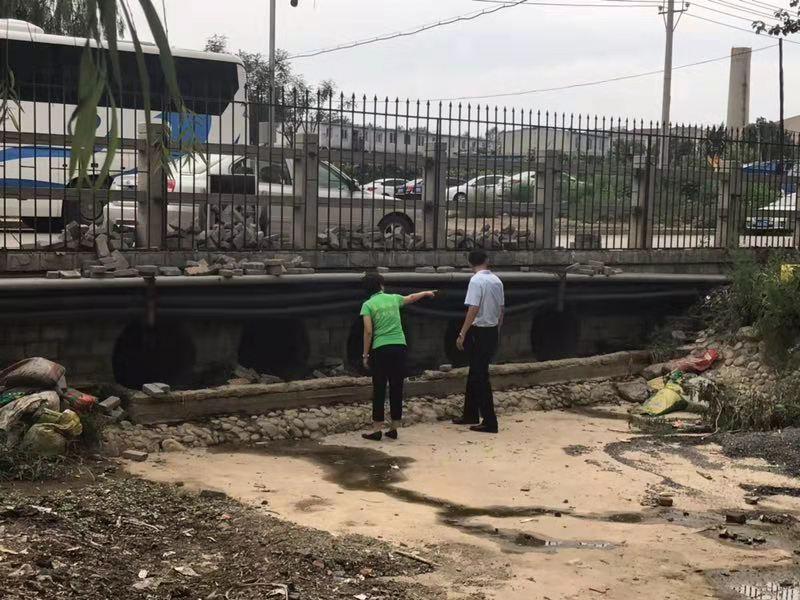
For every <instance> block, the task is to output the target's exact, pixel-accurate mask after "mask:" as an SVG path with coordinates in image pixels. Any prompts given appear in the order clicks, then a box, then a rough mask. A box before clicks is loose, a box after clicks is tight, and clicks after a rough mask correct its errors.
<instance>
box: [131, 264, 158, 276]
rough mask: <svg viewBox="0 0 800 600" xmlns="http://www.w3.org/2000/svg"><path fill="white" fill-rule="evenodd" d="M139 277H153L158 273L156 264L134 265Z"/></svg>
mask: <svg viewBox="0 0 800 600" xmlns="http://www.w3.org/2000/svg"><path fill="white" fill-rule="evenodd" d="M136 271H138V273H139V275H140V276H141V277H155V276H156V275H158V266H156V265H138V266H137V267H136Z"/></svg>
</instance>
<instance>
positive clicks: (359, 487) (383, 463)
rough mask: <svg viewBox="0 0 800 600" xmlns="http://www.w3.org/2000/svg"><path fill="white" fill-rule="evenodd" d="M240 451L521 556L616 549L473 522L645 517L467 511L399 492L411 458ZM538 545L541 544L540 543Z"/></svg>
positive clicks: (296, 444) (306, 446) (272, 448)
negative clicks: (278, 460) (286, 462)
mask: <svg viewBox="0 0 800 600" xmlns="http://www.w3.org/2000/svg"><path fill="white" fill-rule="evenodd" d="M210 451H211V452H220V453H222V452H230V451H231V449H230V448H227V449H226V448H224V447H217V448H215V449H213V450H212V449H210ZM235 451H236V452H250V453H255V454H266V455H269V456H280V457H289V458H301V459H304V460H308V461H310V462H312V463H314V464H316V465H319V466H320V467H322V468H323V469H324V470H325V479H326V480H327V481H330V482H332V483H335V484H337V485H338V486H340V487H341V488H343V489H346V490H352V491H361V492H379V493H382V494H386V495H387V496H390V497H392V498H395V499H396V500H400V501H402V502H408V503H410V504H418V505H423V506H428V507H431V508H433V509H434V510H435V511H436V514H437V516H438V518H439V520H440V521H441V522H442V523H444V524H446V525H448V526H450V527H454V528H456V529H458V530H460V531H462V532H464V533H467V534H470V535H475V536H479V537H484V538H489V539H493V540H495V541H496V542H497V543H499V544H500V545H501V546H502V547H503V549H504V550H506V551H511V552H521V551H526V550H550V551H555V550H557V549H559V548H586V549H602V548H608V547H610V546H611V544H610V543H608V542H598V541H562V540H546V539H544V538H540V537H539V536H536V535H534V534H531V533H529V532H524V531H520V530H514V529H498V528H495V527H492V526H490V525H486V524H477V523H472V522H470V521H471V520H473V519H475V518H479V517H489V518H497V519H505V518H522V517H527V518H531V517H541V516H552V517H562V516H565V517H567V516H570V517H574V518H579V519H590V520H597V521H611V522H616V523H639V522H642V520H643V518H642V516H641V515H635V514H628V513H625V514H612V515H574V514H572V513H571V512H570V511H568V510H556V509H552V508H545V507H541V506H482V507H475V506H467V505H464V504H459V503H455V502H451V501H448V500H445V499H442V498H437V497H435V496H430V495H428V494H423V493H421V492H417V491H414V490H409V489H404V488H401V487H398V486H397V485H396V484H398V483H401V482H403V481H405V480H406V477H405V474H404V469H405V468H407V467H408V466H409V465H411V464H413V462H414V460H413V459H411V458H407V457H398V456H389V455H388V454H385V453H383V452H381V451H379V450H376V449H373V448H356V447H351V446H335V445H325V444H320V443H319V442H315V441H308V440H303V441H292V442H278V443H275V444H268V445H264V446H260V447H258V448H247V449H242V448H237V449H236V450H235ZM327 504H329V502H328V501H327V500H325V499H322V498H313V497H312V498H309V499H305V500H301V501H300V502H298V503H297V504H296V505H295V507H296V508H297V509H298V510H301V511H304V512H309V511H313V510H320V509H321V508H322V507H324V506H326V505H327ZM537 540H540V541H541V543H540V542H539V541H537Z"/></svg>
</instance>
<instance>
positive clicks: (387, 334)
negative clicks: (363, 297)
mask: <svg viewBox="0 0 800 600" xmlns="http://www.w3.org/2000/svg"><path fill="white" fill-rule="evenodd" d="M401 306H403V296H399V295H397V294H386V293H384V292H378V293H377V294H373V295H372V296H371V297H370V299H369V300H367V301H366V302H364V304H362V305H361V316H362V317H364V316H368V317H370V318H371V319H372V347H373V348H380V347H381V346H389V345H390V344H391V345H394V344H398V345H401V346H405V345H406V336H405V334H404V333H403V324H402V322H401V321H400V307H401Z"/></svg>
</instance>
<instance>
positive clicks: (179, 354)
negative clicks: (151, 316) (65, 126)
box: [111, 320, 196, 389]
mask: <svg viewBox="0 0 800 600" xmlns="http://www.w3.org/2000/svg"><path fill="white" fill-rule="evenodd" d="M195 356H196V350H195V346H194V341H193V340H192V336H191V335H190V334H189V332H188V330H187V329H186V327H185V326H184V325H183V324H181V323H176V322H171V321H161V320H159V321H156V323H155V324H154V325H153V327H149V326H148V325H147V324H146V323H143V322H142V321H134V322H132V323H130V324H128V326H127V327H125V329H124V330H123V331H122V334H121V335H120V336H119V338H117V342H116V344H114V354H113V356H112V358H111V364H112V367H113V369H114V379H115V380H116V381H117V383H119V384H121V385H124V386H125V387H128V388H131V389H139V388H141V386H142V385H144V384H145V383H153V382H161V383H168V384H169V385H171V386H173V387H176V388H180V387H189V386H191V385H192V383H193V382H192V376H193V369H194V366H195Z"/></svg>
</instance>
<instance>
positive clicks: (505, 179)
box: [447, 174, 511, 202]
mask: <svg viewBox="0 0 800 600" xmlns="http://www.w3.org/2000/svg"><path fill="white" fill-rule="evenodd" d="M510 182H511V177H509V176H508V175H494V174H491V175H480V176H479V177H475V178H474V179H470V180H469V181H467V182H466V183H462V184H459V185H455V186H452V187H448V188H447V199H448V200H449V201H452V202H463V201H465V200H467V199H470V198H474V197H476V196H478V194H480V195H481V196H483V197H486V196H489V197H490V198H494V197H495V196H496V195H497V194H498V193H500V192H501V191H502V189H503V186H504V185H506V184H507V183H510Z"/></svg>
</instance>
